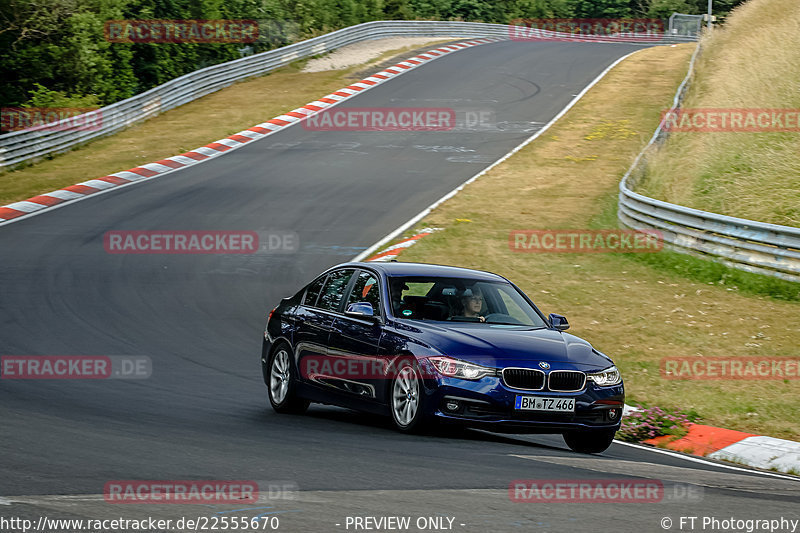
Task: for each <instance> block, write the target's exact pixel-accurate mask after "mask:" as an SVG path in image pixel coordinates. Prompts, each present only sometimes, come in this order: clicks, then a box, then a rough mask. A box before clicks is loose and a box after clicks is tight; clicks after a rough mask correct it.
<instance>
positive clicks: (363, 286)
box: [347, 272, 381, 315]
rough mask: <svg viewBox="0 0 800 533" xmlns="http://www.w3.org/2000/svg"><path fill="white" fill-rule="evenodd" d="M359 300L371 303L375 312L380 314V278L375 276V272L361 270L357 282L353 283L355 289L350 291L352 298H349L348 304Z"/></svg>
mask: <svg viewBox="0 0 800 533" xmlns="http://www.w3.org/2000/svg"><path fill="white" fill-rule="evenodd" d="M358 302H368V303H371V304H372V308H373V309H374V310H375V314H376V315H377V314H380V312H381V297H380V288H379V287H378V279H377V278H376V277H375V274H372V273H370V272H361V273H360V274H359V275H358V278H356V283H355V285H353V291H352V292H351V293H350V298H348V299H347V304H348V305H350V304H354V303H358Z"/></svg>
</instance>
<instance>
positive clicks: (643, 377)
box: [401, 45, 800, 439]
mask: <svg viewBox="0 0 800 533" xmlns="http://www.w3.org/2000/svg"><path fill="white" fill-rule="evenodd" d="M691 51H692V46H691V45H682V46H679V47H675V48H672V47H659V48H651V49H647V50H643V51H641V52H639V53H637V54H635V55H634V56H632V57H631V58H629V59H627V60H626V61H624V62H623V63H621V64H620V65H619V66H617V67H616V68H615V69H614V70H613V71H612V72H611V73H609V75H608V76H607V77H606V78H605V79H604V80H603V81H601V82H600V83H599V84H598V85H597V86H595V88H593V89H592V90H591V91H590V92H589V93H588V94H587V95H586V96H585V97H584V99H583V100H582V101H581V102H580V103H579V104H578V105H577V106H576V107H575V108H573V109H572V110H571V111H570V112H569V113H568V114H567V115H566V116H565V117H564V118H562V119H561V120H560V121H559V122H558V123H557V124H556V125H555V126H554V127H552V128H551V129H550V130H549V131H548V132H546V133H545V134H543V136H542V137H540V138H539V139H537V140H536V141H534V142H533V143H531V144H530V145H528V146H527V147H526V148H524V149H523V150H521V151H520V152H518V153H517V154H516V155H515V156H513V157H512V158H510V159H509V160H507V161H505V162H504V163H503V164H501V165H499V166H498V167H496V168H495V169H493V170H492V171H491V172H489V173H488V174H487V175H485V176H483V177H481V178H480V179H479V180H477V181H475V182H474V183H472V184H470V185H469V186H467V187H466V188H465V189H464V190H463V191H462V192H461V193H459V194H458V195H457V196H455V197H454V198H452V199H451V200H449V201H447V202H446V203H445V204H443V205H442V206H440V208H438V209H436V210H435V211H434V212H433V213H432V214H431V215H430V216H429V217H427V218H426V219H425V220H424V221H423V223H422V224H423V225H429V226H437V227H442V228H445V231H440V232H436V233H434V234H433V235H432V236H430V237H427V238H425V239H424V240H422V241H420V243H419V244H417V245H415V246H414V247H412V248H411V249H409V250H407V251H405V252H404V253H403V255H402V256H401V258H402V260H404V261H420V262H422V261H424V262H433V263H443V264H455V265H459V266H465V267H472V268H479V269H485V270H490V271H494V272H498V273H500V274H502V275H504V276H507V277H508V278H510V279H512V280H514V281H515V282H517V283H518V284H519V285H520V286H521V287H522V289H523V290H525V291H526V292H527V293H528V294H529V295H530V296H531V297H532V298H533V299H534V300H535V301H536V302H537V304H538V305H539V306H540V308H541V309H542V310H543V311H544V312H545V313H549V312H558V313H564V314H565V315H567V316H568V317H569V318H570V321H571V323H572V324H573V329H572V330H570V331H571V332H574V333H575V334H576V335H579V336H582V337H584V338H586V339H587V340H589V341H590V342H592V343H593V344H594V345H595V346H596V347H597V348H598V349H600V350H602V351H604V352H606V353H608V354H609V355H611V356H613V357H614V358H615V360H616V362H617V363H618V365H619V366H620V368H621V370H622V372H623V375H624V376H625V378H626V383H627V392H628V398H629V400H632V401H644V402H648V403H650V404H656V405H662V406H665V407H679V408H682V409H695V410H697V411H698V412H699V413H700V414H701V415H702V416H703V417H704V419H705V420H706V422H708V423H711V424H716V425H720V426H724V427H730V428H735V429H741V430H748V431H752V432H762V433H765V434H769V435H775V436H778V437H788V438H795V439H800V405H798V402H797V391H798V382H797V381H790V382H783V381H761V382H753V381H705V382H701V381H671V380H664V379H662V378H661V377H660V376H659V362H660V360H661V359H662V358H665V357H686V356H695V355H703V356H708V357H710V356H754V355H757V356H789V355H794V356H796V355H797V346H798V345H800V320H798V319H799V318H800V305H799V304H797V303H788V302H780V301H775V300H771V299H769V298H765V297H756V296H750V297H748V296H746V295H743V294H740V293H739V292H737V291H735V290H733V288H730V287H724V286H718V285H707V284H703V283H699V282H691V281H687V280H686V279H684V278H682V277H679V276H677V275H672V274H669V273H664V272H663V271H659V270H656V269H653V268H652V267H650V266H648V265H647V264H645V263H643V262H640V261H636V260H633V259H631V258H630V257H626V256H623V255H620V254H526V253H517V252H513V251H511V250H510V249H509V246H508V235H509V231H511V230H514V229H546V228H575V229H578V228H585V227H590V226H594V225H595V224H596V222H597V220H598V218H600V217H602V215H601V211H603V210H604V209H606V208H607V207H608V206H609V205H610V203H611V202H613V197H614V195H615V192H616V188H617V185H618V183H619V179H620V178H621V176H622V174H623V173H624V171H625V170H626V168H627V166H628V165H629V164H630V162H631V160H632V158H633V157H634V155H635V154H636V153H637V152H638V150H639V149H640V148H641V147H642V145H643V144H644V143H645V142H646V139H647V138H648V136H649V134H651V132H652V131H653V129H654V128H655V127H656V125H657V123H658V119H659V115H660V111H661V109H662V108H663V107H664V106H665V105H666V104H668V102H669V101H670V100H671V98H672V95H673V93H674V91H675V88H676V87H677V85H678V83H679V82H680V80H681V78H682V77H683V76H684V75H685V72H686V67H687V64H688V59H689V55H690V54H691ZM606 210H607V209H606ZM607 218H608V217H606V219H607ZM464 219H466V220H467V221H464Z"/></svg>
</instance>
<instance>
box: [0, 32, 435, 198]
mask: <svg viewBox="0 0 800 533" xmlns="http://www.w3.org/2000/svg"><path fill="white" fill-rule="evenodd" d="M439 42H442V41H441V40H432V41H431V42H430V43H429V44H428V45H427V46H425V47H423V49H424V50H427V49H428V48H429V47H433V44H434V43H439ZM417 49H419V45H417V46H407V47H404V48H399V49H397V50H391V51H388V52H384V53H383V54H381V55H380V57H378V58H377V59H372V60H370V61H369V62H367V63H365V64H362V65H356V66H354V67H352V68H349V69H344V70H332V71H325V72H315V73H302V72H300V68H302V64H303V62H298V63H297V64H294V65H291V66H288V67H286V68H282V69H279V70H277V71H274V72H272V73H271V74H269V75H267V76H262V77H259V78H255V79H252V80H248V81H243V82H241V83H237V84H236V85H233V86H231V87H228V88H226V89H223V90H221V91H217V92H216V93H213V94H211V95H209V96H205V97H203V98H200V99H199V100H196V101H194V102H191V103H188V104H186V105H183V106H181V107H178V108H176V109H172V110H170V111H167V112H166V113H164V114H162V115H159V116H158V117H155V118H153V119H150V120H148V121H146V122H143V123H141V124H139V125H136V126H134V127H132V128H130V129H127V130H125V131H123V132H120V133H117V134H116V135H112V136H110V137H106V138H104V139H100V140H97V141H94V142H92V143H90V144H88V145H86V146H83V147H81V148H79V149H77V150H73V151H71V152H68V153H66V154H62V155H59V156H56V157H54V158H53V159H49V160H45V161H41V162H39V163H37V164H35V165H32V166H28V167H24V168H21V169H19V170H15V171H10V172H5V173H2V174H0V205H3V204H7V203H9V202H14V201H18V200H24V199H26V198H30V197H31V196H35V195H37V194H41V193H45V192H50V191H53V190H55V189H60V188H62V187H67V186H69V185H73V184H75V183H78V182H81V181H86V180H89V179H93V178H98V177H100V176H105V175H108V174H112V173H114V172H119V171H121V170H127V169H129V168H133V167H135V166H138V165H142V164H146V163H152V162H153V161H158V160H159V159H163V158H165V157H170V156H173V155H177V154H180V153H183V152H186V151H188V150H192V149H194V148H197V147H199V146H203V145H205V144H208V143H210V142H213V141H216V140H217V139H221V138H223V137H227V136H228V135H231V134H233V133H236V132H238V131H242V130H244V129H247V128H249V127H251V126H254V125H255V124H258V123H260V122H264V121H266V120H269V119H271V118H273V117H276V116H278V115H280V114H282V113H285V112H286V111H290V110H292V109H295V108H297V107H300V106H302V105H305V104H307V103H308V102H312V101H314V100H316V99H317V98H320V97H321V96H324V95H325V94H328V93H330V92H332V91H336V90H338V89H341V88H342V87H344V86H346V85H349V84H351V83H353V77H358V74H361V71H363V70H364V69H366V68H367V67H368V66H369V65H376V64H378V63H379V62H382V61H387V60H388V59H390V58H392V57H395V56H398V55H402V54H407V53H409V52H410V51H411V50H417ZM375 70H376V71H377V70H380V69H379V68H375ZM365 75H366V74H365Z"/></svg>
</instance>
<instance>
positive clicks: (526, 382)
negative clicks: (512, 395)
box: [503, 368, 544, 390]
mask: <svg viewBox="0 0 800 533" xmlns="http://www.w3.org/2000/svg"><path fill="white" fill-rule="evenodd" d="M503 382H504V383H505V384H506V385H507V386H509V387H511V388H513V389H525V390H542V389H543V388H544V372H542V371H541V370H534V369H529V368H506V369H504V370H503Z"/></svg>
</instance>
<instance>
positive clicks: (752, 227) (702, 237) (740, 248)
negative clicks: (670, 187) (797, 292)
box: [617, 46, 800, 282]
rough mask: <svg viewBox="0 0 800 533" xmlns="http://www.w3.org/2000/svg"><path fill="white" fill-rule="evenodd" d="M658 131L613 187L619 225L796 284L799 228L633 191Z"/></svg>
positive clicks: (661, 134)
mask: <svg viewBox="0 0 800 533" xmlns="http://www.w3.org/2000/svg"><path fill="white" fill-rule="evenodd" d="M699 52H700V46H698V47H697V49H696V50H695V53H694V55H692V60H691V62H690V64H689V71H688V73H687V74H686V77H685V78H684V80H683V83H681V85H680V87H678V91H677V92H676V93H675V99H674V100H673V103H672V108H671V109H670V111H674V110H675V109H677V108H678V107H679V106H680V104H681V102H682V100H683V96H684V95H685V93H686V89H687V87H688V84H689V79H690V78H691V75H692V72H693V70H694V64H695V60H696V58H697V55H698V54H699ZM663 126H664V121H663V120H662V122H661V123H660V124H659V125H658V128H656V131H655V133H654V134H653V137H652V138H651V139H650V142H648V143H647V145H646V146H645V147H644V148H643V149H642V151H641V152H640V153H639V155H638V156H637V157H636V159H635V160H634V162H633V165H631V168H630V169H628V172H626V173H625V176H624V177H623V178H622V181H621V182H620V184H619V191H620V193H619V209H618V212H617V216H618V217H619V220H620V221H621V222H622V223H623V224H624V225H625V226H627V227H629V228H632V229H637V230H658V231H660V232H661V233H662V235H663V238H664V241H665V242H666V243H669V244H670V245H671V248H672V249H674V250H676V251H680V252H685V253H690V254H695V255H705V256H708V255H710V256H713V257H714V259H715V260H717V261H720V262H722V263H725V264H727V265H728V266H732V267H734V268H738V269H740V270H746V271H748V272H755V273H759V274H767V275H770V276H774V277H778V278H781V279H785V280H789V281H797V282H800V228H794V227H791V226H780V225H778V224H769V223H766V222H757V221H754V220H746V219H743V218H736V217H731V216H726V215H720V214H717V213H709V212H707V211H701V210H699V209H692V208H690V207H683V206H680V205H675V204H671V203H669V202H664V201H661V200H656V199H654V198H649V197H647V196H643V195H641V194H638V193H636V192H634V191H633V189H634V188H635V186H636V179H637V178H639V177H641V176H642V175H643V174H644V171H645V169H646V164H647V161H646V154H647V152H648V151H649V150H651V149H652V147H653V145H654V144H658V143H662V142H663V141H664V140H665V139H666V137H667V133H666V132H665V131H664V128H663Z"/></svg>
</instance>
